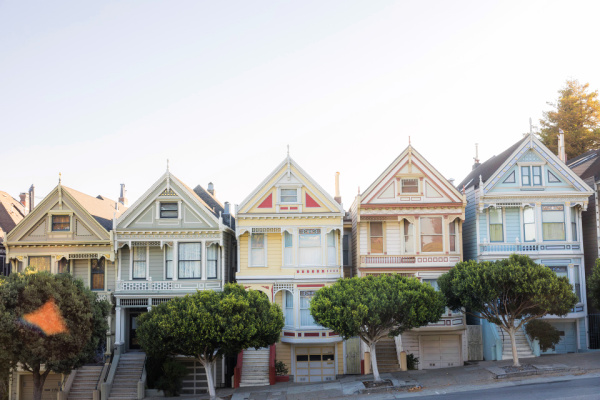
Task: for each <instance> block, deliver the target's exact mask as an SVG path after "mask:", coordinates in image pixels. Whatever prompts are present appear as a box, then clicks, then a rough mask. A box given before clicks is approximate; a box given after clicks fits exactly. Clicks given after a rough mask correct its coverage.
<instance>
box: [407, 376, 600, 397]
mask: <svg viewBox="0 0 600 400" xmlns="http://www.w3.org/2000/svg"><path fill="white" fill-rule="evenodd" d="M404 398H415V399H417V398H418V399H421V400H425V399H431V400H440V399H444V400H465V399H483V400H507V399H508V400H520V399H526V400H530V399H531V400H547V399H565V400H576V399H578V400H579V399H581V400H591V399H600V378H597V377H594V378H583V379H573V380H568V381H560V382H547V383H528V384H524V385H518V386H506V387H499V388H492V389H485V390H473V391H468V392H456V393H443V391H440V394H437V395H429V396H423V395H421V396H419V395H416V396H410V397H404Z"/></svg>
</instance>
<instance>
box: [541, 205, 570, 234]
mask: <svg viewBox="0 0 600 400" xmlns="http://www.w3.org/2000/svg"><path fill="white" fill-rule="evenodd" d="M542 228H543V237H544V240H565V213H564V206H562V205H556V206H542Z"/></svg>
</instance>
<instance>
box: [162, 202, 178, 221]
mask: <svg viewBox="0 0 600 400" xmlns="http://www.w3.org/2000/svg"><path fill="white" fill-rule="evenodd" d="M178 216H179V205H178V204H177V203H173V202H168V203H167V202H162V201H161V202H160V217H161V218H177V217H178Z"/></svg>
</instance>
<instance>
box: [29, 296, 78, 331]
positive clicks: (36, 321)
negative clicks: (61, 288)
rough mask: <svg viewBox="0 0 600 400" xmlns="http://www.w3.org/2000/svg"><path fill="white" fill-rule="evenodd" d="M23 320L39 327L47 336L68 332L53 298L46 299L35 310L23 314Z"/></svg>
mask: <svg viewBox="0 0 600 400" xmlns="http://www.w3.org/2000/svg"><path fill="white" fill-rule="evenodd" d="M23 320H24V321H25V322H27V323H28V324H30V325H33V326H34V327H36V328H38V329H40V330H41V331H42V332H44V334H45V335H47V336H52V335H56V334H59V333H65V332H68V329H67V325H66V324H65V320H64V319H63V317H62V316H61V315H60V310H59V309H58V306H57V305H56V303H55V302H54V299H50V300H48V301H47V302H46V303H45V304H44V305H43V306H41V307H40V308H38V309H37V310H35V311H33V312H31V313H29V314H25V315H23Z"/></svg>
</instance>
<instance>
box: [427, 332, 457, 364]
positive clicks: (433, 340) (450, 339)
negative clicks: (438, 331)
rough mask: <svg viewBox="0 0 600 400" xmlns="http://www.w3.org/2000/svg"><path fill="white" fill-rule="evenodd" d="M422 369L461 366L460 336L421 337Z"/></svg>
mask: <svg viewBox="0 0 600 400" xmlns="http://www.w3.org/2000/svg"><path fill="white" fill-rule="evenodd" d="M420 339H421V359H420V360H419V361H420V363H421V368H423V369H435V368H447V367H457V366H459V365H460V353H461V346H460V335H437V336H421V338H420Z"/></svg>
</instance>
